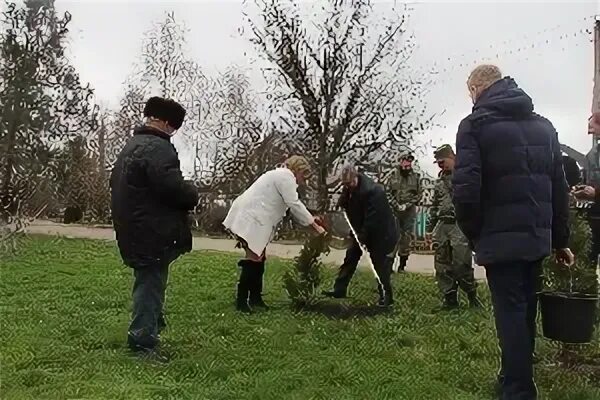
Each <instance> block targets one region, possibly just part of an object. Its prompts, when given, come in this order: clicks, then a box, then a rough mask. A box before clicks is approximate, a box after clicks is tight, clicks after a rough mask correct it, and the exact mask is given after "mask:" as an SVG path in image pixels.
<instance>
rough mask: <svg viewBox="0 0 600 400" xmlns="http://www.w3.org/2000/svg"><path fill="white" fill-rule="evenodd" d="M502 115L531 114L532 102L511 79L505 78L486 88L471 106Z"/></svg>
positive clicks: (474, 109)
mask: <svg viewBox="0 0 600 400" xmlns="http://www.w3.org/2000/svg"><path fill="white" fill-rule="evenodd" d="M479 109H485V110H489V111H496V112H499V113H500V114H503V115H509V116H523V115H528V114H531V113H533V101H532V100H531V97H529V96H528V95H527V93H525V91H524V90H523V89H521V88H520V87H519V86H517V83H516V82H515V81H514V79H512V78H511V77H505V78H503V79H501V80H499V81H498V82H496V83H494V84H493V85H492V86H490V87H489V88H487V89H486V90H485V91H484V92H483V93H482V94H481V96H479V99H477V102H476V103H475V105H474V106H473V112H475V111H476V110H479Z"/></svg>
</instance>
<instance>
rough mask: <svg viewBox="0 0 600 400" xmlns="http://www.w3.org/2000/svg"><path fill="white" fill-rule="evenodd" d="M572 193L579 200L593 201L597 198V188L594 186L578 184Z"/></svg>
mask: <svg viewBox="0 0 600 400" xmlns="http://www.w3.org/2000/svg"><path fill="white" fill-rule="evenodd" d="M572 193H573V196H575V198H576V199H578V200H588V201H593V200H594V199H595V198H596V189H594V187H593V186H577V187H575V189H573V192H572Z"/></svg>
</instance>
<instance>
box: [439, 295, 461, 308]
mask: <svg viewBox="0 0 600 400" xmlns="http://www.w3.org/2000/svg"><path fill="white" fill-rule="evenodd" d="M455 308H458V293H456V292H453V293H449V294H447V295H445V296H444V302H443V303H442V309H444V310H452V309H455Z"/></svg>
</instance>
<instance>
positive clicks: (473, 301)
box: [467, 291, 483, 308]
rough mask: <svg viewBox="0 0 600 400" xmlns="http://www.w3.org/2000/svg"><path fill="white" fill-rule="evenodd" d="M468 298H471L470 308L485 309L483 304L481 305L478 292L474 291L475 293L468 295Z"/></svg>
mask: <svg viewBox="0 0 600 400" xmlns="http://www.w3.org/2000/svg"><path fill="white" fill-rule="evenodd" d="M467 296H468V298H469V307H471V308H483V304H481V302H480V301H479V299H478V298H477V291H474V292H471V293H467Z"/></svg>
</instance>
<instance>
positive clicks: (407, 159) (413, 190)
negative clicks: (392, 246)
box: [387, 153, 422, 271]
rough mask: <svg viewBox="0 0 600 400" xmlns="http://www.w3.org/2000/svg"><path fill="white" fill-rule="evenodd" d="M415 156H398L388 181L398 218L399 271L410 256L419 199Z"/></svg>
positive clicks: (419, 191)
mask: <svg viewBox="0 0 600 400" xmlns="http://www.w3.org/2000/svg"><path fill="white" fill-rule="evenodd" d="M414 160H415V157H414V156H413V155H412V154H410V153H408V154H404V155H402V156H401V157H400V165H399V167H398V168H397V169H396V170H395V171H394V173H393V174H392V176H391V179H390V180H389V182H388V185H387V189H388V190H389V196H388V199H389V200H390V203H391V206H392V209H393V210H394V212H395V213H396V217H397V218H398V227H399V231H400V238H399V240H398V243H397V245H396V256H397V257H399V258H400V260H399V261H400V263H399V265H398V270H399V271H404V269H405V268H406V265H407V263H408V258H409V257H410V248H411V242H412V239H413V236H414V230H415V219H416V218H417V205H418V204H419V201H421V195H422V188H421V177H420V176H419V174H418V173H417V172H415V170H414V169H413V161H414Z"/></svg>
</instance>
